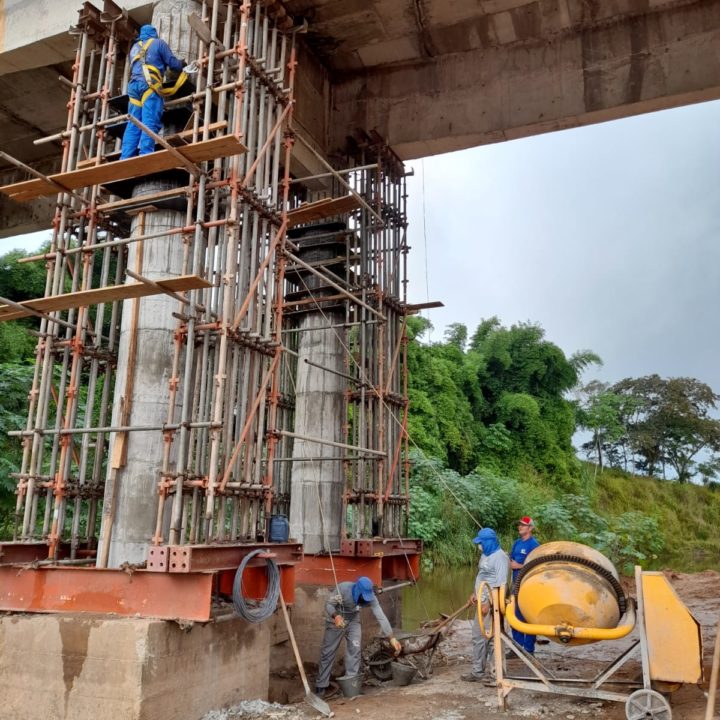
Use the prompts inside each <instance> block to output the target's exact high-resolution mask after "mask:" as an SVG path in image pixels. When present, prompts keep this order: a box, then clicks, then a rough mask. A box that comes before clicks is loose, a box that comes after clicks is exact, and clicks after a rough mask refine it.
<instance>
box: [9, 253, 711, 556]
mask: <svg viewBox="0 0 720 720" xmlns="http://www.w3.org/2000/svg"><path fill="white" fill-rule="evenodd" d="M22 255H23V253H21V252H10V253H7V254H6V255H4V256H0V297H7V298H10V299H12V300H23V299H27V298H29V297H35V296H38V295H42V293H43V289H44V282H45V280H44V277H45V272H44V268H43V267H42V266H41V265H40V264H38V263H26V264H18V263H17V262H16V261H17V259H18V258H19V257H22ZM34 326H35V321H34V320H28V321H25V322H24V323H0V537H2V536H5V535H6V534H7V532H8V529H9V524H10V519H11V516H12V512H13V510H14V507H15V497H14V492H13V491H14V487H15V480H14V479H13V477H12V475H11V474H12V473H14V472H17V470H18V468H19V465H20V459H21V452H22V451H21V447H20V445H19V443H18V442H17V441H16V440H14V439H9V438H8V437H7V434H6V433H7V432H8V431H9V430H12V429H18V428H19V427H21V426H22V425H23V424H24V422H25V412H26V403H27V395H28V391H29V389H30V384H31V380H32V373H33V367H32V358H33V354H34V347H35V338H33V336H32V334H31V332H28V331H32V329H33V327H34ZM428 328H429V323H428V322H427V321H426V320H423V319H422V318H410V320H409V325H408V330H409V336H410V342H409V346H408V363H409V371H410V388H409V394H410V402H411V411H410V417H409V434H410V437H411V440H412V444H413V452H412V460H413V464H412V467H413V470H412V478H411V504H412V505H411V507H412V520H411V527H410V532H411V533H412V534H413V535H415V536H419V537H422V538H423V539H424V540H425V542H426V544H427V547H428V549H429V552H428V553H427V555H426V556H427V558H428V559H429V560H430V561H431V562H435V563H445V564H461V563H469V562H471V561H472V560H473V559H474V558H475V556H476V555H475V554H476V550H475V548H474V547H473V545H472V542H471V540H472V537H473V536H474V534H475V531H476V529H477V526H478V525H485V526H492V527H494V528H496V529H497V530H498V532H499V533H500V535H501V536H502V538H503V541H504V544H505V545H509V543H510V541H511V539H512V537H513V534H514V532H515V522H516V520H517V518H518V517H520V516H521V515H525V514H528V513H529V514H531V515H532V516H533V517H535V518H536V520H537V523H538V535H539V537H540V539H541V540H553V539H573V540H578V541H580V542H585V543H588V544H591V545H594V546H595V547H597V548H598V549H600V550H602V551H603V552H605V553H607V554H608V555H609V556H610V557H611V558H612V559H613V560H614V561H615V562H616V563H618V564H619V565H620V567H622V568H624V569H626V570H627V569H629V568H630V567H631V566H632V564H633V563H635V562H638V561H639V562H642V563H643V564H648V563H650V562H652V561H653V559H654V558H655V557H657V556H661V557H662V558H665V559H667V558H670V557H672V556H677V557H680V558H683V560H680V561H678V562H676V563H675V565H676V566H677V567H680V568H681V567H682V564H683V562H685V560H684V559H685V558H687V557H688V556H689V555H690V554H691V553H692V552H705V553H709V554H712V553H714V554H715V556H717V553H718V552H720V539H718V536H717V534H716V533H714V532H713V529H714V525H715V522H714V519H715V518H717V517H718V516H720V492H717V490H718V487H719V486H718V483H716V482H715V481H714V480H713V478H714V476H715V473H716V472H717V471H718V469H719V468H720V462H719V461H718V452H719V451H720V423H718V421H717V420H715V419H714V417H713V411H714V410H715V403H716V401H717V400H718V397H717V396H716V395H715V394H714V392H713V391H712V390H711V388H709V387H708V386H707V385H704V384H703V383H701V382H699V381H697V380H694V379H692V378H669V379H664V378H660V377H658V376H657V375H650V376H648V377H645V378H627V379H625V380H622V381H620V382H618V383H616V384H614V385H608V384H602V383H599V382H593V383H588V384H585V385H583V384H582V382H581V380H582V373H583V370H584V369H585V368H587V366H588V365H590V364H599V363H600V358H598V357H597V356H596V355H595V354H594V353H592V352H590V351H582V352H579V353H576V354H574V355H572V356H570V357H568V356H566V355H565V353H564V352H563V351H562V350H561V349H560V348H559V347H557V346H556V345H555V344H553V343H552V342H550V341H548V340H547V339H546V338H545V334H544V331H543V329H542V328H541V327H539V326H537V325H533V324H519V325H514V326H512V327H510V328H506V327H503V326H502V325H501V324H500V322H499V321H498V320H497V319H496V318H491V319H489V320H483V321H481V322H480V324H479V325H478V327H477V329H476V330H475V332H474V333H473V334H472V336H469V334H468V331H467V329H466V328H465V327H464V326H463V325H460V324H454V325H452V326H450V327H449V328H448V330H447V332H446V334H445V337H444V339H443V341H442V342H437V343H425V342H423V341H422V338H423V335H424V333H425V332H426V331H427V330H428ZM578 429H583V430H584V431H585V433H586V435H587V436H588V437H589V440H588V442H586V443H585V444H584V445H583V449H584V450H585V452H586V455H587V457H588V458H589V459H591V460H592V461H594V462H593V463H592V464H591V463H588V462H582V461H581V460H580V459H579V458H578V457H577V455H576V451H575V449H574V448H573V436H574V434H575V432H576V430H578ZM640 475H645V477H641V476H640ZM656 475H660V476H662V477H663V478H670V479H663V480H660V479H656V478H655V477H653V476H656ZM693 480H694V481H695V482H690V481H693ZM700 483H702V484H704V485H705V487H702V486H700Z"/></svg>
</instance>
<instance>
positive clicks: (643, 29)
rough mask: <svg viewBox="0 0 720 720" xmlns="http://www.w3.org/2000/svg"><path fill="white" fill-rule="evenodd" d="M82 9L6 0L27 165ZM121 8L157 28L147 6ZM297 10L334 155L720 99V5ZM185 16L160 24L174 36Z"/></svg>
mask: <svg viewBox="0 0 720 720" xmlns="http://www.w3.org/2000/svg"><path fill="white" fill-rule="evenodd" d="M178 1H179V2H182V0H178ZM188 2H190V0H188ZM79 4H80V3H79V2H77V0H0V38H2V40H0V76H5V82H6V83H10V86H11V90H10V92H9V94H8V93H3V94H2V97H0V138H3V139H4V138H10V137H16V138H17V136H20V137H19V144H14V145H13V151H14V152H15V153H16V154H18V155H19V156H20V159H21V160H28V161H30V160H31V161H36V160H42V159H44V158H45V159H47V158H48V157H51V156H53V155H54V156H57V155H58V154H59V150H58V148H57V147H53V146H41V149H40V150H39V149H38V148H36V147H35V146H32V142H31V139H33V138H36V137H39V136H41V135H43V134H50V133H53V132H57V131H58V130H60V129H62V126H63V125H64V120H63V117H64V111H65V107H64V103H65V102H66V100H67V90H66V88H64V87H61V86H60V87H58V88H54V89H51V88H50V86H52V85H53V82H54V80H53V79H54V78H55V77H56V76H57V74H58V71H60V73H61V74H63V75H65V77H68V76H69V63H70V62H71V61H72V58H73V57H74V45H75V42H74V39H73V38H71V37H70V36H68V35H67V34H64V32H65V30H66V28H67V27H68V25H69V24H70V23H72V22H73V21H74V19H75V17H76V16H75V12H76V10H77V8H78V7H79ZM122 4H124V6H125V7H126V8H127V9H128V10H130V11H131V16H132V17H133V18H134V19H135V20H137V21H138V22H145V21H147V20H148V19H149V17H150V10H151V4H150V3H147V2H140V1H139V0H126V1H125V2H124V3H122ZM190 5H192V7H193V8H194V9H197V7H199V6H198V5H197V3H195V2H190ZM284 5H285V7H286V8H287V11H288V13H289V14H290V15H292V16H294V17H295V18H296V19H298V20H303V19H304V20H307V22H308V28H309V32H308V33H307V34H306V35H302V36H299V37H300V40H299V42H300V55H299V59H300V64H299V66H298V77H297V91H296V98H297V108H296V118H295V121H296V127H297V129H298V131H300V132H302V133H303V134H304V135H305V136H306V137H308V138H309V139H310V140H311V141H312V142H314V143H315V144H316V145H317V147H318V148H319V149H320V150H322V151H325V152H326V153H328V154H330V153H332V152H335V151H342V150H343V149H344V147H345V144H346V139H347V138H348V137H352V136H353V135H354V134H355V133H357V132H358V131H369V130H377V131H378V132H379V133H380V134H381V135H382V136H383V137H384V138H385V139H386V140H387V141H388V143H389V144H390V145H391V146H393V148H394V149H395V150H396V152H398V154H399V155H400V157H401V158H403V159H412V158H417V157H421V156H425V155H430V154H435V153H441V152H448V151H451V150H458V149H462V148H467V147H472V146H475V145H481V144H485V143H491V142H497V141H500V140H507V139H512V138H516V137H523V136H527V135H533V134H537V133H541V132H548V131H552V130H559V129H563V128H567V127H575V126H577V125H582V124H588V123H593V122H601V121H605V120H611V119H616V118H621V117H626V116H628V115H633V114H638V113H642V112H648V111H652V110H658V109H662V108H668V107H674V106H677V105H681V104H686V103H691V102H698V101H702V100H708V99H714V98H718V97H720V51H718V47H720V0H615V1H614V2H602V1H601V0H453V1H452V2H448V0H346V1H345V2H328V1H327V0H284ZM182 15H183V11H180V10H177V11H176V12H174V13H173V14H172V15H171V16H169V18H168V24H167V25H165V26H164V27H163V31H164V32H166V33H168V34H169V35H170V36H171V38H172V36H173V34H174V33H175V32H176V30H177V28H178V27H179V26H180V24H181V23H180V22H179V19H181V18H182ZM36 18H37V20H36ZM170 18H172V22H170ZM183 49H184V48H179V49H178V51H181V50H183ZM8 73H12V75H8ZM38 86H43V87H47V92H43V94H42V95H39V94H36V93H33V92H24V93H23V98H22V99H21V100H20V99H18V100H17V102H16V103H15V102H14V101H13V100H12V97H13V96H14V94H16V91H15V90H12V88H36V87H38ZM8 98H10V99H8ZM0 144H1V145H2V146H3V147H4V148H5V149H7V148H8V147H9V146H5V142H2V143H0ZM43 153H45V154H44V155H43ZM2 173H3V168H2V167H0V175H1V174H2ZM15 207H16V210H15V212H10V211H8V210H6V209H5V208H4V207H3V201H0V216H2V217H4V219H5V222H6V225H5V227H4V228H1V229H0V233H1V234H2V235H7V234H11V233H12V232H13V229H14V228H15V227H21V226H22V227H23V228H24V227H26V226H27V225H28V223H29V222H30V220H28V215H32V212H33V210H32V209H31V207H30V206H15ZM35 216H38V211H37V210H36V211H35ZM38 229H40V228H38Z"/></svg>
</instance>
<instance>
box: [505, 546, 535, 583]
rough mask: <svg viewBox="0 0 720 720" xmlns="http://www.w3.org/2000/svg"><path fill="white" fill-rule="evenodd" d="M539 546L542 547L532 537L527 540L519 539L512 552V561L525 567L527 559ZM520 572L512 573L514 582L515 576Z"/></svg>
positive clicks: (514, 571)
mask: <svg viewBox="0 0 720 720" xmlns="http://www.w3.org/2000/svg"><path fill="white" fill-rule="evenodd" d="M539 546H540V543H539V542H538V541H537V539H536V538H534V537H533V536H532V535H531V536H530V537H529V538H528V539H527V540H521V539H520V538H518V539H517V540H516V541H515V542H514V543H513V546H512V550H510V559H511V560H514V561H515V562H516V563H520V564H521V565H523V564H524V563H525V558H526V557H527V556H528V555H529V554H530V553H531V552H532V551H533V550H534V549H535V548H536V547H539ZM519 572H520V570H513V571H512V576H513V580H514V579H515V576H516V575H517V574H518V573H519Z"/></svg>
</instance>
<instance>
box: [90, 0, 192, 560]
mask: <svg viewBox="0 0 720 720" xmlns="http://www.w3.org/2000/svg"><path fill="white" fill-rule="evenodd" d="M197 7H198V4H197V2H195V0H161V1H160V2H158V3H157V4H156V5H155V7H154V9H153V18H152V24H153V25H155V27H156V28H157V30H158V34H159V36H160V37H161V38H162V39H164V40H165V41H166V42H168V44H169V45H170V47H171V49H172V51H173V53H174V54H175V55H176V56H177V57H181V58H183V59H186V58H187V57H188V48H189V46H190V25H189V24H188V22H187V17H188V15H189V14H190V13H191V12H193V11H196V10H197ZM174 130H175V129H174V128H168V127H165V128H164V131H165V132H166V133H167V132H172V131H174ZM181 182H182V181H181V180H180V179H174V178H173V177H172V176H165V175H163V176H156V177H154V178H150V179H140V180H139V182H138V184H137V185H136V186H135V188H134V190H133V193H132V195H133V197H141V196H142V195H148V194H152V193H157V192H160V191H162V190H167V189H171V188H173V187H177V186H178V185H179V184H180V183H181ZM184 224H185V213H184V211H180V210H161V211H153V212H145V213H140V214H139V215H137V216H136V217H135V218H134V220H133V225H132V235H134V236H138V235H151V234H153V233H158V232H162V231H163V230H169V229H172V228H178V227H182V226H183V225H184ZM183 255H184V245H183V241H182V239H181V237H180V236H179V235H172V236H169V237H167V238H155V239H151V240H146V241H143V242H141V243H132V244H131V245H129V246H128V264H127V267H128V268H129V269H130V270H133V271H134V272H138V273H139V274H141V275H142V276H143V277H146V278H148V279H149V280H160V279H166V278H170V277H176V276H178V275H181V274H182V271H183ZM128 282H136V281H135V280H132V279H131V278H128ZM177 306H178V303H177V301H176V300H174V299H173V298H171V297H168V296H167V295H162V294H158V295H153V296H151V297H147V298H143V299H142V300H140V301H139V309H138V310H137V311H136V310H135V304H134V302H133V301H128V302H125V304H124V306H123V315H122V325H121V331H120V342H119V347H118V370H117V379H116V382H115V395H114V401H113V419H112V422H113V425H114V426H117V425H119V424H121V420H122V419H123V415H124V412H123V408H127V409H128V410H126V413H127V423H128V425H131V426H141V425H148V426H159V425H162V424H163V423H165V422H167V414H168V403H169V395H170V379H171V376H172V364H173V355H174V337H175V329H176V326H177V320H176V318H174V317H173V313H174V312H176V311H177ZM131 353H132V354H134V357H132V358H131V357H130V355H131ZM130 366H132V368H133V369H132V371H131V372H128V367H130ZM178 371H179V372H178V376H179V377H182V368H179V369H178ZM179 399H180V395H179V396H178V400H179ZM178 409H179V408H178ZM114 439H115V441H117V438H114ZM126 443H127V445H126V457H125V462H124V465H123V466H122V467H121V468H119V469H118V470H117V474H116V476H115V478H114V480H113V479H112V478H111V474H112V473H113V469H112V468H108V475H109V477H108V482H107V484H106V489H105V507H104V514H103V524H104V525H105V524H107V523H109V522H112V534H111V540H110V551H109V560H108V566H109V567H118V566H119V565H121V564H123V563H124V562H129V563H140V562H143V561H144V560H146V559H147V545H148V543H150V542H151V540H152V536H153V534H154V531H155V521H156V512H157V484H158V480H159V479H160V470H161V467H162V458H163V436H162V433H161V432H160V431H159V430H158V431H148V432H130V433H127V437H126ZM110 455H111V457H112V451H111V453H110ZM111 464H112V463H111ZM113 493H114V496H115V500H114V503H113V501H112V496H113ZM111 506H112V512H110V508H111ZM168 506H169V504H168ZM105 531H106V528H105V527H103V528H102V530H101V537H104V536H105ZM102 556H103V548H102V547H101V548H100V552H99V557H100V558H102Z"/></svg>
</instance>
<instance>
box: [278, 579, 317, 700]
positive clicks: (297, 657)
mask: <svg viewBox="0 0 720 720" xmlns="http://www.w3.org/2000/svg"><path fill="white" fill-rule="evenodd" d="M280 605H281V606H282V612H283V617H284V618H285V626H286V627H287V631H288V636H289V637H290V644H291V645H292V649H293V653H294V654H295V662H296V663H297V666H298V670H299V671H300V677H301V678H302V683H303V686H304V687H305V692H306V693H309V692H310V685H309V683H308V679H307V675H306V674H305V668H304V667H303V663H302V658H301V657H300V650H298V646H297V643H296V642H295V633H294V632H293V629H292V625H291V624H290V616H289V615H288V611H287V605H286V604H285V598H284V597H283V594H282V589H281V590H280Z"/></svg>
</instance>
